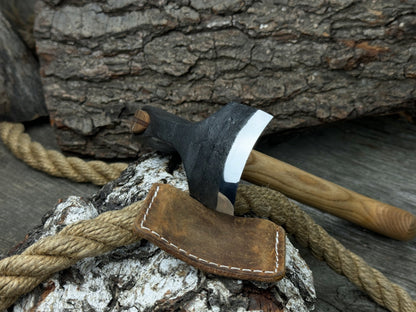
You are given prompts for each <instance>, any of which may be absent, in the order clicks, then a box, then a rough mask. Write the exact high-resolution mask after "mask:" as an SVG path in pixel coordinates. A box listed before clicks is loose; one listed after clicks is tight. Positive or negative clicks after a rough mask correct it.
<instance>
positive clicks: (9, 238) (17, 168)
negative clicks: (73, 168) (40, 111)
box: [0, 123, 99, 256]
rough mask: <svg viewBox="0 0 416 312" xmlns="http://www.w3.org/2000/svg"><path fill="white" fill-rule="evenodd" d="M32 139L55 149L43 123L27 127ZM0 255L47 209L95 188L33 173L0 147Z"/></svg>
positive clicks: (15, 242) (16, 241)
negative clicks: (62, 199)
mask: <svg viewBox="0 0 416 312" xmlns="http://www.w3.org/2000/svg"><path fill="white" fill-rule="evenodd" d="M28 130H29V131H28V132H29V134H30V135H31V136H32V139H33V140H36V141H38V142H41V143H42V144H43V145H44V146H45V147H47V148H55V149H57V148H58V147H57V144H56V142H55V138H54V134H53V131H52V129H51V128H50V126H49V125H48V124H47V123H43V124H39V123H36V124H35V126H34V127H29V129H28ZM0 164H1V166H0V190H1V191H0V211H1V215H0V237H1V239H0V256H1V255H2V254H3V255H4V254H6V253H7V251H8V250H10V249H11V248H12V247H13V246H15V245H16V244H17V243H18V242H19V241H21V240H23V239H24V237H25V235H26V234H27V233H28V232H29V231H30V230H32V229H33V228H34V227H35V226H37V225H39V224H41V218H42V217H43V216H44V214H45V213H46V212H48V211H49V210H51V209H52V208H53V207H54V206H55V205H56V204H57V202H58V201H59V200H60V199H61V198H66V197H68V196H71V195H79V196H91V195H92V194H93V193H94V192H95V191H97V190H98V189H99V188H98V187H97V186H95V185H91V184H81V183H74V182H71V181H68V180H65V179H59V178H54V177H51V176H48V175H46V174H44V173H42V172H39V171H36V170H33V169H32V168H30V167H29V166H27V165H25V164H24V163H23V162H21V161H20V160H18V159H17V158H15V157H14V156H13V155H12V154H11V153H10V151H9V150H7V149H6V147H5V146H4V145H3V144H0Z"/></svg>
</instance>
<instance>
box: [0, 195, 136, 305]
mask: <svg viewBox="0 0 416 312" xmlns="http://www.w3.org/2000/svg"><path fill="white" fill-rule="evenodd" d="M140 207H141V202H137V203H134V204H132V205H130V206H128V207H126V208H124V209H122V210H118V211H109V212H105V213H103V214H101V215H100V216H98V217H97V218H95V219H91V220H87V221H80V222H77V223H74V224H71V225H69V226H67V227H65V228H64V229H63V230H62V231H61V232H59V233H58V234H56V235H54V236H50V237H46V238H43V239H41V240H39V241H38V242H36V243H35V244H33V245H32V246H30V247H29V248H28V249H26V250H25V251H24V252H23V253H22V254H21V255H17V256H12V257H9V258H5V259H3V260H1V261H0V311H3V309H6V308H7V307H9V306H10V305H11V304H13V303H14V302H15V301H16V299H17V298H18V297H19V296H21V295H23V294H25V293H27V292H29V291H31V290H32V289H33V288H35V287H36V286H37V285H38V284H39V283H41V282H42V281H44V280H45V279H46V278H47V277H49V276H50V275H51V274H53V273H55V272H58V271H60V270H63V269H65V268H68V267H70V266H71V265H73V264H74V263H76V262H77V261H78V260H80V259H82V258H85V257H93V256H98V255H101V254H103V253H105V252H108V251H110V250H112V249H114V248H116V247H120V246H124V245H128V244H131V243H134V242H136V241H138V240H139V239H140V238H139V237H138V236H137V235H136V234H134V232H133V230H132V229H133V223H134V219H135V217H136V215H137V212H138V210H139V209H140Z"/></svg>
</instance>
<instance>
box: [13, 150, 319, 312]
mask: <svg viewBox="0 0 416 312" xmlns="http://www.w3.org/2000/svg"><path fill="white" fill-rule="evenodd" d="M168 167H169V159H168V158H164V157H160V156H157V155H154V154H152V155H148V156H146V157H142V158H141V159H140V160H139V162H137V163H136V164H132V165H131V166H129V167H128V168H127V169H126V171H124V173H123V174H122V175H121V177H120V178H118V179H117V180H115V181H113V182H111V183H109V184H107V185H106V186H104V187H103V188H102V189H101V190H100V191H99V192H98V193H97V194H95V195H94V196H93V197H91V198H80V197H77V196H71V197H69V198H68V199H67V200H64V201H63V202H61V203H60V204H58V205H57V206H56V207H55V208H54V209H53V211H51V212H50V213H49V214H47V215H46V216H45V218H44V220H43V225H42V226H41V227H40V228H38V229H37V230H36V231H34V232H33V233H32V234H31V235H29V236H28V237H27V240H26V242H24V243H23V245H22V246H21V248H25V245H28V244H31V243H33V242H34V241H36V240H37V239H38V238H39V237H41V236H45V235H52V234H54V233H56V232H57V231H59V230H60V229H62V227H64V226H65V225H67V224H71V223H73V222H76V221H79V220H85V219H90V218H93V217H95V216H97V215H98V214H100V213H102V212H104V211H108V210H113V209H121V208H123V207H125V206H127V205H129V204H131V203H133V202H135V201H138V200H142V199H143V198H144V197H145V196H146V193H147V192H148V190H149V188H150V187H151V185H152V184H153V183H156V182H161V183H169V184H172V185H174V186H176V187H178V188H181V189H186V188H187V183H186V177H185V173H184V171H183V169H182V168H181V167H180V168H179V169H177V170H174V171H173V172H172V171H171V169H170V170H169V169H168ZM168 171H169V172H171V173H169V172H168ZM286 266H287V267H286V277H284V278H283V279H282V280H280V281H279V282H276V283H259V282H248V281H241V280H235V279H230V278H224V277H219V276H216V275H212V274H205V273H204V272H202V271H199V270H197V269H195V268H193V267H192V266H189V265H188V264H186V263H184V262H182V261H180V260H178V259H175V258H173V257H172V256H170V255H169V254H167V253H165V252H164V251H162V250H160V249H159V248H157V247H156V246H154V245H152V244H150V243H148V242H146V241H144V240H143V241H141V242H139V243H136V244H133V245H130V246H126V247H122V248H118V249H116V250H114V251H112V252H109V253H107V254H105V255H103V256H101V257H95V258H86V259H84V260H82V261H80V262H78V263H77V264H76V265H74V266H73V267H71V268H69V269H67V270H64V271H62V272H59V273H57V274H55V275H54V276H52V277H51V278H49V279H48V280H46V281H45V282H44V283H43V284H42V285H40V286H39V287H37V288H36V289H35V290H33V291H32V292H31V293H29V294H27V295H26V296H24V297H22V298H21V299H20V300H19V301H18V302H17V303H16V304H15V305H14V306H13V308H12V309H11V311H15V312H17V311H29V310H30V311H43V312H44V311H65V310H75V311H86V310H88V311H177V310H181V311H237V310H238V311H247V310H250V311H252V310H260V309H262V310H263V311H293V312H295V311H310V310H312V309H313V307H314V301H315V299H316V298H315V297H316V296H315V289H314V286H313V278H312V273H311V271H310V269H309V268H308V266H307V265H306V263H305V262H304V261H303V260H302V258H301V257H300V255H299V253H298V252H297V250H296V249H295V248H294V247H293V245H292V244H291V243H290V241H289V239H287V255H286Z"/></svg>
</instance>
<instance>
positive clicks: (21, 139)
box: [0, 122, 127, 185]
mask: <svg viewBox="0 0 416 312" xmlns="http://www.w3.org/2000/svg"><path fill="white" fill-rule="evenodd" d="M0 137H1V139H2V140H3V142H4V144H5V145H6V146H7V147H8V148H9V149H10V150H11V152H12V153H13V154H14V155H15V156H16V157H17V158H19V159H21V160H23V161H24V162H25V163H26V164H28V165H29V166H31V167H32V168H34V169H37V170H39V171H43V172H46V173H48V174H50V175H52V176H55V177H61V178H67V179H70V180H73V181H76V182H91V183H94V184H97V185H104V184H106V183H108V182H110V181H112V180H114V179H116V178H117V177H119V176H120V173H121V172H122V171H123V170H124V169H126V168H127V164H126V163H112V164H107V163H105V162H102V161H97V160H92V161H84V160H82V159H80V158H78V157H65V156H64V155H63V154H61V153H59V152H57V151H54V150H47V149H45V148H44V147H43V146H42V145H41V144H39V143H37V142H32V141H31V139H30V137H29V135H27V134H26V133H24V126H23V125H22V124H19V123H11V122H1V123H0Z"/></svg>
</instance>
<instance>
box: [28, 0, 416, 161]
mask: <svg viewBox="0 0 416 312" xmlns="http://www.w3.org/2000/svg"><path fill="white" fill-rule="evenodd" d="M38 12H39V15H38V16H37V21H36V25H35V35H36V39H37V52H38V54H39V57H40V61H41V75H42V79H43V84H44V92H45V97H46V103H47V106H48V109H49V112H50V114H51V120H52V122H53V124H54V125H55V127H56V129H57V132H56V133H57V137H58V141H59V144H60V146H61V147H62V148H63V149H64V150H67V151H73V152H78V153H79V152H81V153H84V154H88V155H95V156H98V157H116V156H117V157H127V156H134V155H135V154H136V153H137V152H138V150H139V149H140V145H138V144H134V143H132V142H131V140H130V134H129V129H128V126H127V120H128V118H129V117H131V116H132V114H133V112H134V111H135V110H136V109H138V108H140V107H141V106H142V105H144V104H151V105H163V106H165V107H166V108H167V109H168V110H170V111H172V112H174V113H177V114H179V115H182V116H184V117H187V118H189V119H192V120H200V119H201V118H204V117H206V116H207V115H209V114H211V113H212V112H214V111H216V110H217V109H218V108H219V107H220V106H221V105H224V104H226V103H228V102H230V101H232V100H238V101H240V102H242V103H245V104H249V105H252V106H255V107H258V108H261V109H264V110H266V111H268V112H270V113H272V114H273V115H274V116H275V119H274V121H272V124H271V126H270V127H269V130H268V131H269V132H272V131H277V130H284V129H288V128H293V127H304V126H311V125H317V124H320V123H326V122H331V121H335V120H339V119H345V118H354V117H357V116H361V115H369V114H382V113H389V112H392V111H397V110H400V109H406V108H409V109H411V108H414V107H415V103H416V6H415V3H414V1H400V0H394V1H370V0H364V1H354V0H332V1H324V0H316V1H303V0H296V1H290V0H286V1H285V0H281V1H249V0H247V1H245V0H221V1H217V0H211V1H202V0H182V1H168V0H159V1H135V0H122V1H120V0H106V1H103V0H101V1H98V0H96V1H91V0H66V1H61V0H43V2H41V3H40V5H39V11H38Z"/></svg>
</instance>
